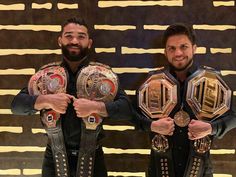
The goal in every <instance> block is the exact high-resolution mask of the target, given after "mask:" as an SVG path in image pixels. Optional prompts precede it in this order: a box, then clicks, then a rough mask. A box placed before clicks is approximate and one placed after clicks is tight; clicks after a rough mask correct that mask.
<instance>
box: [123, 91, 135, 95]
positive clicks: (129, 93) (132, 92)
mask: <svg viewBox="0 0 236 177" xmlns="http://www.w3.org/2000/svg"><path fill="white" fill-rule="evenodd" d="M125 93H126V94H127V95H135V94H136V91H135V90H125Z"/></svg>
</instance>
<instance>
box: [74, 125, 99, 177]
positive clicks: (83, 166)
mask: <svg viewBox="0 0 236 177" xmlns="http://www.w3.org/2000/svg"><path fill="white" fill-rule="evenodd" d="M81 130H82V131H81V141H80V148H79V156H78V164H77V171H76V177H92V176H93V173H94V161H95V152H96V149H97V137H98V134H99V132H100V131H101V125H99V126H98V127H97V129H96V130H91V129H86V127H85V124H84V123H82V124H81Z"/></svg>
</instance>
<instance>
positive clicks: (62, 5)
mask: <svg viewBox="0 0 236 177" xmlns="http://www.w3.org/2000/svg"><path fill="white" fill-rule="evenodd" d="M57 8H58V9H59V10H61V9H78V8H79V6H78V4H65V3H58V4H57Z"/></svg>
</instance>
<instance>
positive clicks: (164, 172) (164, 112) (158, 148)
mask: <svg viewBox="0 0 236 177" xmlns="http://www.w3.org/2000/svg"><path fill="white" fill-rule="evenodd" d="M178 87H179V85H178V82H177V81H176V79H175V78H174V77H173V76H172V75H171V74H170V73H169V72H168V71H167V70H164V69H163V68H161V69H158V71H156V72H155V73H154V74H153V75H151V76H150V77H148V78H147V80H146V81H145V82H144V83H143V84H142V85H141V87H140V88H139V90H138V105H139V108H140V109H141V111H142V112H143V114H145V115H146V116H147V117H148V118H150V119H158V118H162V117H167V116H169V114H170V113H171V112H172V110H173V109H174V108H175V107H176V105H177V101H178V96H179V93H178V90H179V89H178ZM152 149H153V150H154V153H155V154H156V155H155V160H156V164H157V169H158V170H157V172H158V176H163V177H166V176H174V169H173V164H172V153H171V149H169V142H168V139H167V137H166V136H164V135H160V134H156V135H155V136H154V138H153V139H152ZM163 152H165V153H163Z"/></svg>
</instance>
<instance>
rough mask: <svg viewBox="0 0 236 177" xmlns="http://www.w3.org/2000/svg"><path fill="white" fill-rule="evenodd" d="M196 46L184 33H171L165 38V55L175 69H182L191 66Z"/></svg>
mask: <svg viewBox="0 0 236 177" xmlns="http://www.w3.org/2000/svg"><path fill="white" fill-rule="evenodd" d="M196 48H197V46H196V45H195V44H194V45H193V44H192V43H191V41H190V40H189V38H188V37H187V36H186V35H184V34H179V35H173V36H170V37H169V38H168V39H167V42H166V48H165V56H166V58H167V59H168V62H169V64H170V65H172V66H173V67H174V68H175V70H176V71H183V70H185V69H186V68H188V67H189V66H191V64H192V61H193V55H194V53H195V51H196Z"/></svg>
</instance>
